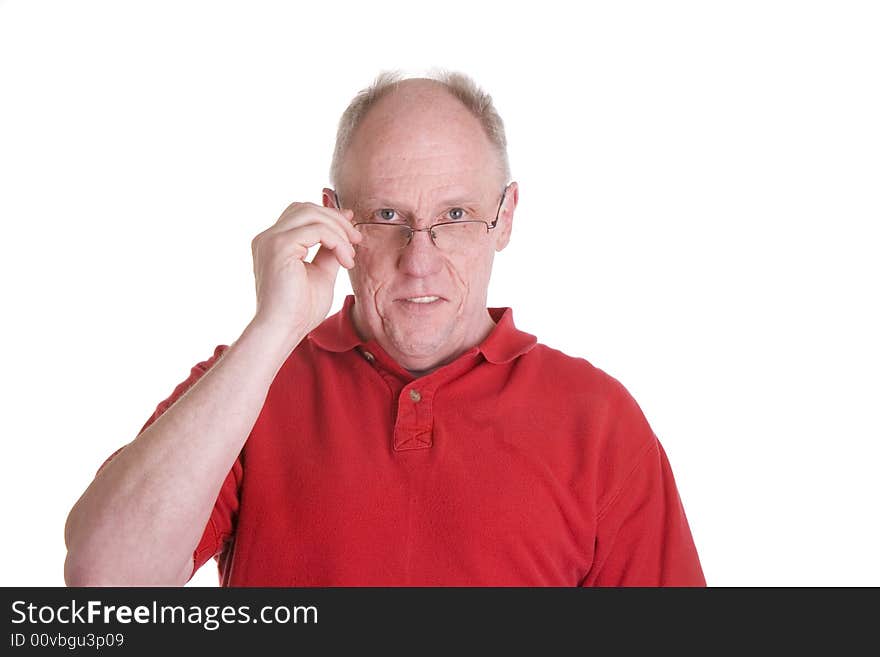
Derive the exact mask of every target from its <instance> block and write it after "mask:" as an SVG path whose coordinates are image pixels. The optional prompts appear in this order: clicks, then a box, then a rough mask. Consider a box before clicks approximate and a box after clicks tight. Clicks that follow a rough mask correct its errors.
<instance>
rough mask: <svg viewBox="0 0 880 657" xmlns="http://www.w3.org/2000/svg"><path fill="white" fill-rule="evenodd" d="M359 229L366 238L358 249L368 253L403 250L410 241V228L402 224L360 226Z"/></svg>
mask: <svg viewBox="0 0 880 657" xmlns="http://www.w3.org/2000/svg"><path fill="white" fill-rule="evenodd" d="M357 229H358V230H359V231H360V232H361V235H363V236H364V239H363V240H361V242H360V244H358V248H361V249H366V250H368V251H393V250H396V249H402V248H403V247H405V246H406V243H407V242H408V241H409V227H408V226H406V225H400V224H360V225H358V226H357Z"/></svg>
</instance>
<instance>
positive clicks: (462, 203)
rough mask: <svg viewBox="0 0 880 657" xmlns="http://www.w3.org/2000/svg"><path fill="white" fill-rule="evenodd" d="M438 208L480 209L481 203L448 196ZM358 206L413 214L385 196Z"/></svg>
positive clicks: (371, 198)
mask: <svg viewBox="0 0 880 657" xmlns="http://www.w3.org/2000/svg"><path fill="white" fill-rule="evenodd" d="M436 205H437V206H440V207H444V208H457V207H465V208H466V207H471V208H473V207H478V206H479V205H480V202H479V201H477V200H475V199H473V198H472V197H467V196H448V197H446V198H443V199H441V200H440V201H438V202H437V203H436ZM357 206H358V207H360V208H367V207H369V208H376V209H378V208H391V209H393V210H402V211H406V212H408V213H410V212H412V208H410V207H409V206H408V205H407V204H406V203H399V202H396V201H390V200H388V198H387V197H384V196H376V197H368V198H366V199H364V200H363V201H358V203H357Z"/></svg>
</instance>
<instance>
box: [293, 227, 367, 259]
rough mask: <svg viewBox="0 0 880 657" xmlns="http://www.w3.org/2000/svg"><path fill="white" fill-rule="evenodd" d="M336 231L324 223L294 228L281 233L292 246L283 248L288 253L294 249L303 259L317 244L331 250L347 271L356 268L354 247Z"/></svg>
mask: <svg viewBox="0 0 880 657" xmlns="http://www.w3.org/2000/svg"><path fill="white" fill-rule="evenodd" d="M336 230H338V229H334V228H333V227H330V226H328V225H327V224H325V223H322V222H316V223H313V224H309V225H307V226H300V227H297V228H292V229H290V230H289V231H285V232H284V233H280V236H281V238H280V239H290V240H291V244H292V247H284V246H282V250H283V251H286V250H287V248H292V250H293V251H295V252H296V253H298V256H297V257H300V258H301V259H303V258H305V254H306V253H307V252H308V249H310V248H311V247H313V246H315V245H316V244H321V246H322V247H325V248H326V249H329V250H330V251H331V252H332V253H333V255H335V256H336V259H337V260H339V264H340V265H342V266H343V267H345V268H346V269H351V268H352V267H354V255H355V250H354V246H353V245H352V243H351V242H349V241H348V238H347V237H346V236H345V235H344V234H340V233H338V232H336ZM316 255H317V254H316Z"/></svg>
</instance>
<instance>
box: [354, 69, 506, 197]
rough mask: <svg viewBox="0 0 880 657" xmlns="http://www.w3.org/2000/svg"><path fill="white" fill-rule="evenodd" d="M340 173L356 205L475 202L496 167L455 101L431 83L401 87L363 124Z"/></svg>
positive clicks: (474, 124)
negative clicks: (359, 200)
mask: <svg viewBox="0 0 880 657" xmlns="http://www.w3.org/2000/svg"><path fill="white" fill-rule="evenodd" d="M412 82H425V81H412ZM342 171H343V175H342V178H343V179H344V180H345V181H346V187H347V188H349V189H351V191H352V192H354V193H355V194H356V195H357V196H358V197H365V196H388V195H397V196H400V195H404V196H406V197H407V198H412V197H414V196H419V197H441V196H456V195H459V196H460V195H465V196H467V195H470V196H474V195H479V194H485V193H487V192H488V191H489V190H490V189H494V187H495V186H497V178H498V175H499V160H498V157H497V154H496V152H495V150H494V148H493V147H492V144H491V142H490V141H489V138H488V137H487V136H486V133H485V131H484V129H483V127H482V125H481V124H480V122H479V120H478V119H477V118H476V117H475V116H473V114H471V113H470V111H468V109H467V108H466V107H465V106H464V105H463V104H462V103H461V102H460V101H459V100H458V99H457V98H455V97H453V96H452V95H450V94H449V93H448V92H446V91H445V90H444V89H443V88H442V87H440V86H439V85H437V84H436V83H432V84H430V85H428V84H415V85H408V86H405V85H404V84H401V86H400V87H399V88H398V89H397V90H395V91H392V92H390V93H389V94H388V95H386V96H384V97H383V98H381V99H380V100H379V101H377V103H376V104H375V105H374V106H373V107H372V108H371V109H370V110H369V112H368V113H367V115H366V116H365V117H364V119H363V121H362V122H361V124H360V125H359V126H358V129H357V131H356V132H355V134H354V135H353V138H352V141H351V143H350V146H349V149H348V152H347V153H346V157H345V161H344V164H343V169H342Z"/></svg>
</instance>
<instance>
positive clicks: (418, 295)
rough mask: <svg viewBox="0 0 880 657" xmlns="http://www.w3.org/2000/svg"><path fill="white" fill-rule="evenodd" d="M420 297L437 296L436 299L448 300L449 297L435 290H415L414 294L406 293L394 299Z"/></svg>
mask: <svg viewBox="0 0 880 657" xmlns="http://www.w3.org/2000/svg"><path fill="white" fill-rule="evenodd" d="M420 297H437V301H449V299H447V298H446V297H444V296H443V295H442V294H437V293H436V292H417V293H414V294H407V295H406V296H402V297H397V298H396V299H395V300H394V301H395V302H399V301H407V300H409V299H418V298H420ZM435 303H436V302H435Z"/></svg>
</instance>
